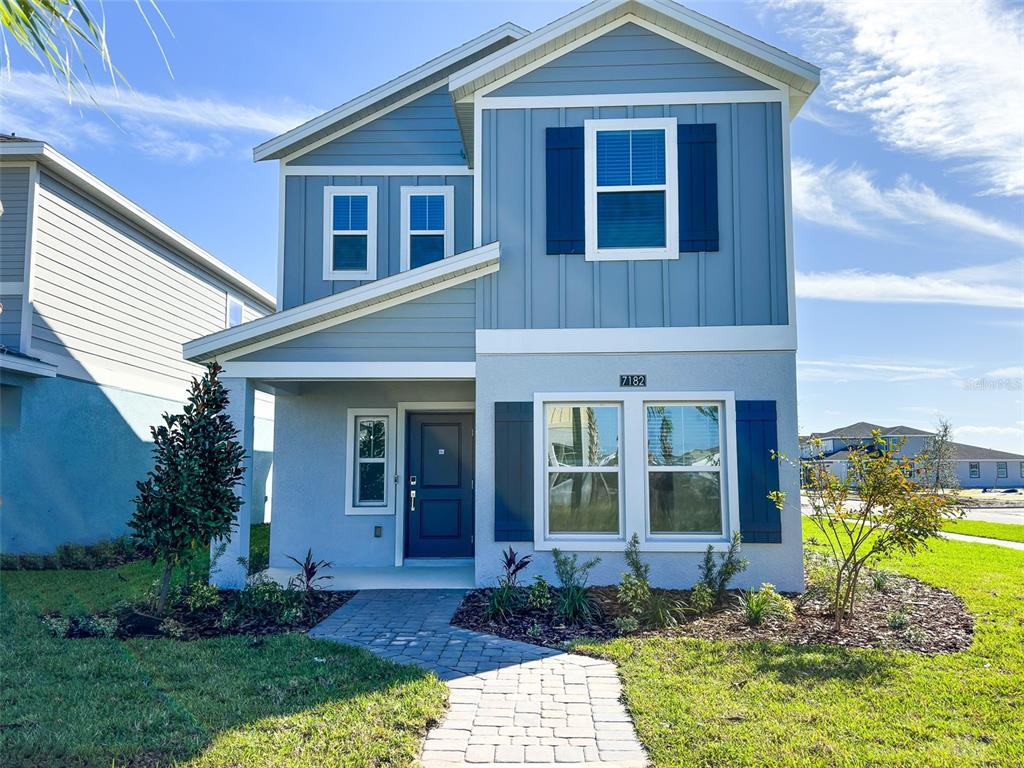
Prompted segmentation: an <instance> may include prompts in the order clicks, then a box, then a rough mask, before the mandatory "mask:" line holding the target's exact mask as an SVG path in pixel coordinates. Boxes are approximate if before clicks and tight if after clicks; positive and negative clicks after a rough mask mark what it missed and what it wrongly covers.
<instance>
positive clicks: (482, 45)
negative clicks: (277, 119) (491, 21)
mask: <svg viewBox="0 0 1024 768" xmlns="http://www.w3.org/2000/svg"><path fill="white" fill-rule="evenodd" d="M526 34H528V30H525V29H523V28H522V27H520V26H518V25H517V24H513V23H512V22H505V23H504V24H502V25H501V26H499V27H495V28H494V29H492V30H490V31H489V32H485V33H484V34H482V35H480V36H479V37H476V38H473V39H472V40H470V41H469V42H468V43H464V44H463V45H460V46H459V47H458V48H453V49H452V50H450V51H448V52H446V53H443V54H441V55H440V56H438V57H436V58H434V59H431V60H430V61H428V62H427V63H425V64H423V65H421V66H419V67H416V69H413V70H411V71H409V72H406V73H405V74H404V75H399V76H398V77H396V78H395V79H393V80H390V81H389V82H387V83H384V85H381V86H379V87H377V88H374V89H373V90H372V91H369V92H367V93H364V94H363V95H362V96H357V97H356V98H354V99H351V100H350V101H346V102H345V103H344V104H342V105H340V106H338V107H335V108H334V109H332V110H329V111H328V112H324V113H323V114H322V115H319V116H317V117H314V118H313V119H312V120H308V121H307V122H305V123H303V124H302V125H300V126H298V127H296V128H293V129H292V130H290V131H287V132H286V133H282V134H281V135H280V136H275V137H274V138H273V139H270V140H269V141H265V142H263V143H262V144H260V145H259V146H257V147H256V148H255V149H253V151H252V154H253V158H254V159H255V160H279V159H281V158H283V157H286V156H287V155H291V154H294V153H295V152H297V151H300V150H301V149H303V148H304V147H307V146H309V145H310V144H313V143H314V142H317V141H320V140H321V139H323V138H325V137H327V136H330V135H331V134H334V133H337V132H338V131H341V130H343V129H344V128H347V127H348V126H351V125H353V124H355V123H357V122H359V121H361V120H365V119H366V118H367V117H370V116H371V115H374V114H376V113H378V112H381V111H383V110H385V109H387V108H388V107H391V106H394V105H396V104H398V103H399V102H401V101H403V100H404V99H407V98H409V97H410V96H412V95H413V94H416V93H419V92H420V91H422V90H424V89H425V88H427V87H429V86H430V85H435V84H440V83H442V82H444V81H446V80H447V78H448V76H449V75H450V74H452V73H453V72H455V71H457V70H459V69H460V68H462V67H465V66H466V65H467V64H468V63H470V62H473V61H475V60H477V59H479V58H481V57H483V56H488V55H490V54H492V53H494V52H495V51H497V50H500V49H501V48H504V47H505V46H507V45H508V44H510V43H512V42H513V41H515V40H518V39H520V38H521V37H523V36H524V35H526Z"/></svg>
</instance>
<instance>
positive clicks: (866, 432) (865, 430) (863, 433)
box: [811, 421, 885, 438]
mask: <svg viewBox="0 0 1024 768" xmlns="http://www.w3.org/2000/svg"><path fill="white" fill-rule="evenodd" d="M876 429H877V430H878V431H879V432H882V433H883V434H884V433H885V427H883V426H881V425H879V424H872V423H871V422H870V421H858V422H857V423H855V424H850V425H849V426H846V427H839V428H838V429H832V430H829V431H828V432H812V433H811V437H823V438H829V437H854V438H859V437H871V433H872V432H874V431H875V430H876Z"/></svg>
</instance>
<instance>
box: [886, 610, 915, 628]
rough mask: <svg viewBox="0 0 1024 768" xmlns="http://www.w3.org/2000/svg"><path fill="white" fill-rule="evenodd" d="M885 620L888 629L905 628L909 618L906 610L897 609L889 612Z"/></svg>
mask: <svg viewBox="0 0 1024 768" xmlns="http://www.w3.org/2000/svg"><path fill="white" fill-rule="evenodd" d="M886 622H887V623H888V624H889V629H905V628H906V626H907V624H909V623H910V618H909V617H908V616H907V614H906V611H903V610H898V611H892V612H890V613H889V615H888V616H887V617H886Z"/></svg>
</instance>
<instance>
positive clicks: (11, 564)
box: [0, 554, 21, 571]
mask: <svg viewBox="0 0 1024 768" xmlns="http://www.w3.org/2000/svg"><path fill="white" fill-rule="evenodd" d="M20 569H21V557H20V556H19V555H8V554H0V571H17V570H20Z"/></svg>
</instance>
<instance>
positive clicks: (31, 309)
mask: <svg viewBox="0 0 1024 768" xmlns="http://www.w3.org/2000/svg"><path fill="white" fill-rule="evenodd" d="M38 207H39V164H38V163H32V167H31V168H30V169H29V172H28V210H27V212H26V215H27V218H26V220H25V266H24V271H23V272H22V275H21V279H22V282H23V283H24V287H23V289H22V293H21V328H19V330H18V346H19V349H20V350H21V353H22V354H23V355H31V354H32V324H33V322H34V321H35V312H36V310H35V305H34V304H33V303H32V300H33V298H34V295H33V294H34V290H33V289H34V286H35V279H34V277H33V271H34V270H33V266H34V264H35V250H36V240H37V238H38V233H39V215H38V213H39V211H38V210H37V208H38Z"/></svg>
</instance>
